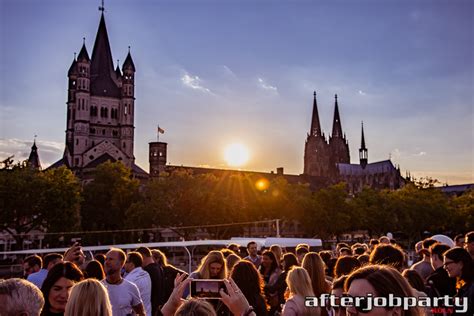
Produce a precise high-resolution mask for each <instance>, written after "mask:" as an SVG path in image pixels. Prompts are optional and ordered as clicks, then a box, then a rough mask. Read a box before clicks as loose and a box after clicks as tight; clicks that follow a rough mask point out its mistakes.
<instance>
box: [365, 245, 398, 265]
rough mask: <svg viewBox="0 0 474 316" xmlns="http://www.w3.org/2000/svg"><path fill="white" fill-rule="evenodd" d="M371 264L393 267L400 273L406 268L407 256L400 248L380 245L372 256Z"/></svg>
mask: <svg viewBox="0 0 474 316" xmlns="http://www.w3.org/2000/svg"><path fill="white" fill-rule="evenodd" d="M369 262H370V263H371V264H387V265H391V266H392V267H394V268H395V269H397V270H398V271H402V270H403V268H404V267H405V254H404V253H403V251H402V250H401V249H400V247H398V246H394V245H390V244H380V245H378V246H377V248H375V249H374V251H372V253H371V254H370V259H369Z"/></svg>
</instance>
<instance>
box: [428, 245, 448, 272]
mask: <svg viewBox="0 0 474 316" xmlns="http://www.w3.org/2000/svg"><path fill="white" fill-rule="evenodd" d="M449 249H451V247H449V246H448V245H445V244H440V243H436V244H433V245H431V247H430V260H431V266H432V267H433V269H434V270H436V269H438V268H441V267H442V266H443V253H445V252H446V251H448V250H449Z"/></svg>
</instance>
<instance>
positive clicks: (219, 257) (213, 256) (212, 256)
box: [196, 250, 227, 279]
mask: <svg viewBox="0 0 474 316" xmlns="http://www.w3.org/2000/svg"><path fill="white" fill-rule="evenodd" d="M213 263H220V264H221V265H222V269H221V271H220V273H219V276H218V279H225V278H226V277H227V266H226V261H225V258H224V255H223V254H222V252H220V251H218V250H213V251H210V252H209V253H208V254H207V255H206V256H205V257H204V258H202V260H201V264H200V265H199V267H198V268H197V271H196V272H197V273H198V274H199V277H200V278H201V279H209V278H210V277H211V273H210V266H211V264H213Z"/></svg>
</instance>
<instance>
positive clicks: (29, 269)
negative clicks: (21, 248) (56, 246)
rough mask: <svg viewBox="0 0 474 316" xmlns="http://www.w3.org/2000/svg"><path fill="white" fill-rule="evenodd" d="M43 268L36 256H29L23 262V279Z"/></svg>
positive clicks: (41, 260) (41, 262) (41, 261)
mask: <svg viewBox="0 0 474 316" xmlns="http://www.w3.org/2000/svg"><path fill="white" fill-rule="evenodd" d="M42 267H43V259H41V257H40V256H38V255H31V256H28V257H26V258H25V260H24V261H23V275H24V276H25V277H27V276H29V275H30V274H32V273H35V272H38V271H39V270H41V268H42Z"/></svg>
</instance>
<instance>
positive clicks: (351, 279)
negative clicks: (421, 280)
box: [344, 265, 419, 316]
mask: <svg viewBox="0 0 474 316" xmlns="http://www.w3.org/2000/svg"><path fill="white" fill-rule="evenodd" d="M344 289H345V292H346V293H347V294H348V295H349V296H352V297H367V296H368V294H371V295H373V297H384V298H386V299H387V300H388V298H389V295H390V294H392V295H393V296H394V297H401V298H403V297H412V296H413V290H412V288H411V287H410V285H409V284H408V281H406V280H405V279H404V278H403V276H402V275H401V274H400V272H398V271H397V270H396V269H394V268H392V267H390V266H386V265H368V266H365V267H362V268H359V269H357V270H355V271H354V272H352V273H351V274H350V275H349V276H348V277H347V280H346V282H345V284H344ZM359 314H362V315H366V316H376V315H377V316H378V315H380V316H382V315H383V316H386V315H399V316H412V315H413V316H414V315H419V310H418V309H417V308H416V307H410V308H409V309H408V310H403V309H402V308H401V307H388V308H385V307H373V308H372V309H371V310H370V311H369V312H367V313H365V312H362V311H361V312H358V310H357V309H356V307H354V306H351V307H348V308H347V315H359Z"/></svg>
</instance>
